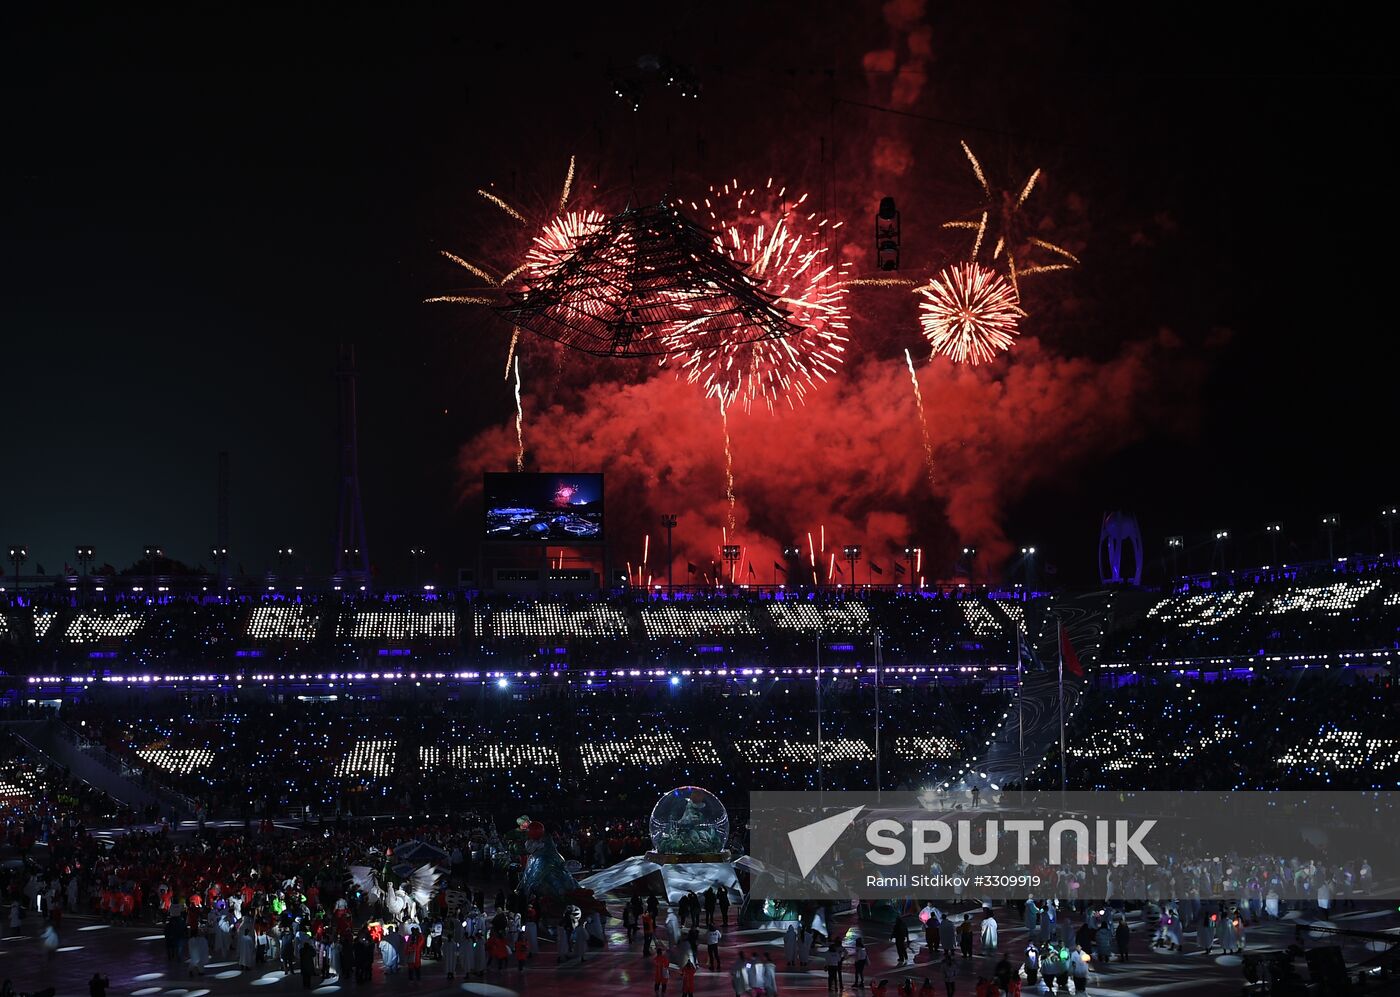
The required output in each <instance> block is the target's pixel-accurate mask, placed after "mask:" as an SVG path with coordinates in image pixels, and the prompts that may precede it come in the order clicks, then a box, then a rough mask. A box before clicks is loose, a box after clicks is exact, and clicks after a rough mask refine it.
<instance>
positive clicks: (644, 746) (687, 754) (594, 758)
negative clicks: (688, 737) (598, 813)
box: [579, 730, 719, 775]
mask: <svg viewBox="0 0 1400 997" xmlns="http://www.w3.org/2000/svg"><path fill="white" fill-rule="evenodd" d="M579 757H580V758H581V759H582V760H583V770H584V773H585V774H587V775H592V774H594V773H595V772H599V771H602V772H611V771H616V770H618V769H625V768H654V767H659V766H666V765H718V764H719V756H718V755H717V754H716V753H715V748H714V745H713V744H711V743H710V742H709V741H708V740H698V741H682V740H681V739H680V738H678V737H677V736H676V735H674V734H668V733H664V732H662V731H659V730H653V731H650V732H648V733H644V734H633V735H630V736H628V737H624V738H620V739H618V740H612V741H585V742H584V743H582V744H581V745H579Z"/></svg>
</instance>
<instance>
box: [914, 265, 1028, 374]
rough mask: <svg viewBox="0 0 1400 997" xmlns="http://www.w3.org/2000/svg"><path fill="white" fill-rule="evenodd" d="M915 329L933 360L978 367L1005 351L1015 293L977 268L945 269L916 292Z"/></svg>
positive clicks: (1016, 311) (1016, 312) (1013, 325)
mask: <svg viewBox="0 0 1400 997" xmlns="http://www.w3.org/2000/svg"><path fill="white" fill-rule="evenodd" d="M919 295H920V297H921V298H922V300H921V301H920V302H919V312H920V324H921V325H922V326H923V331H924V335H925V336H926V337H928V341H929V342H930V343H931V344H932V346H933V352H934V353H935V354H938V353H942V354H944V355H946V356H948V357H951V358H952V359H953V360H954V361H955V362H957V363H971V364H979V363H985V362H989V361H991V360H993V359H994V358H995V357H996V355H997V354H998V353H1000V352H1001V351H1003V350H1007V349H1010V347H1011V344H1012V342H1014V340H1015V337H1016V335H1017V332H1018V329H1017V325H1018V323H1019V321H1020V318H1021V316H1022V314H1023V313H1022V311H1021V308H1020V304H1019V300H1018V296H1017V294H1016V288H1015V287H1014V286H1013V285H1012V283H1011V282H1010V281H1008V280H1007V279H1006V278H1005V277H1003V276H1002V275H1001V274H999V273H997V272H996V271H995V270H991V269H989V268H987V267H984V266H982V265H981V264H980V263H957V264H954V265H953V266H951V267H947V268H946V269H944V270H943V271H942V272H941V273H939V274H938V275H937V276H935V277H934V278H933V279H932V280H931V281H929V282H928V283H927V284H925V285H924V286H923V287H921V288H919Z"/></svg>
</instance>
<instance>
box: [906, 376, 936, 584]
mask: <svg viewBox="0 0 1400 997" xmlns="http://www.w3.org/2000/svg"><path fill="white" fill-rule="evenodd" d="M904 362H905V363H906V364H908V365H909V381H910V382H911V383H912V384H913V385H914V404H915V405H916V406H918V409H919V432H920V433H921V434H922V435H923V438H924V466H925V468H926V469H927V471H928V486H929V487H930V488H932V487H933V480H934V479H933V441H932V440H930V439H929V435H928V419H927V418H926V417H925V415H924V395H923V392H922V391H920V390H919V375H918V374H917V373H916V372H915V370H914V358H913V357H911V356H910V355H909V351H908V350H905V351H904ZM920 553H921V556H922V552H920Z"/></svg>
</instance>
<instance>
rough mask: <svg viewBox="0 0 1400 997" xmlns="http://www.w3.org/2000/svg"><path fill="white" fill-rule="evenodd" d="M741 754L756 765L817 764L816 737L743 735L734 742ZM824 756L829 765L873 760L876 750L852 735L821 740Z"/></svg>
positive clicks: (824, 760)
mask: <svg viewBox="0 0 1400 997" xmlns="http://www.w3.org/2000/svg"><path fill="white" fill-rule="evenodd" d="M734 746H735V747H736V748H738V749H739V753H740V754H741V755H743V756H744V757H745V758H746V759H748V760H749V762H750V763H751V764H753V765H754V766H767V765H788V764H794V763H797V764H807V765H815V764H816V761H817V745H816V741H815V740H809V741H795V740H789V739H787V738H765V737H755V738H741V739H739V740H737V741H735V742H734ZM821 758H822V760H823V762H825V763H826V764H831V763H833V762H835V763H841V762H873V761H874V760H875V751H874V749H872V748H871V747H870V745H869V744H867V743H866V742H864V741H861V740H858V739H856V738H853V737H838V738H827V739H823V740H822V747H821Z"/></svg>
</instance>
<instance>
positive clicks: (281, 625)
mask: <svg viewBox="0 0 1400 997" xmlns="http://www.w3.org/2000/svg"><path fill="white" fill-rule="evenodd" d="M316 624H317V614H316V612H315V610H313V609H312V608H311V607H310V606H303V605H300V604H295V603H294V604H288V605H279V604H274V605H269V606H256V607H254V609H253V611H252V612H251V613H249V614H248V626H247V628H246V629H245V630H244V633H245V634H246V635H247V636H248V638H249V639H250V640H315V639H316Z"/></svg>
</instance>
